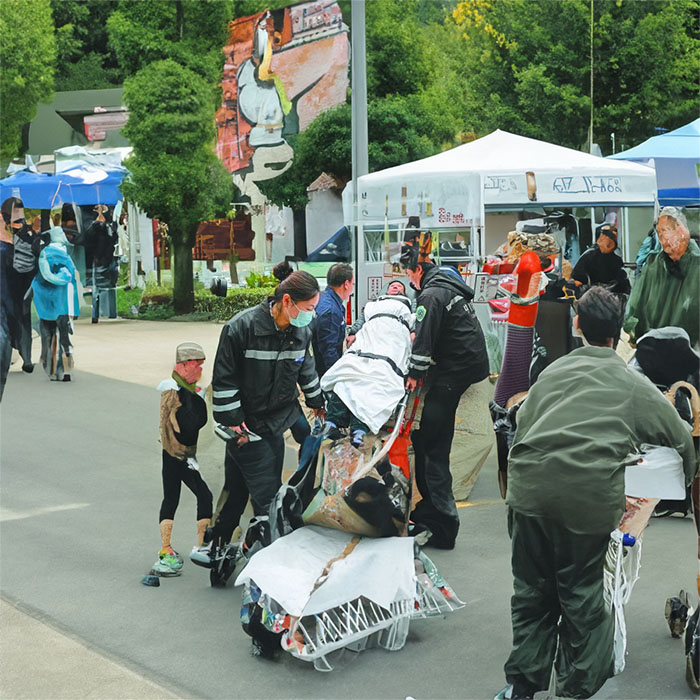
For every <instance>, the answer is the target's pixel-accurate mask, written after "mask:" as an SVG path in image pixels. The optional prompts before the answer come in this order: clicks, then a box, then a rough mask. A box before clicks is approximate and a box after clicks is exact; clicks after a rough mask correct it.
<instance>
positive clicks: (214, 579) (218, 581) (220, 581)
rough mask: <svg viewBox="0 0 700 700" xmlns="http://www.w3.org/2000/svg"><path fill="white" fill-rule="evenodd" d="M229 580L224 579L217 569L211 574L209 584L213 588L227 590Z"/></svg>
mask: <svg viewBox="0 0 700 700" xmlns="http://www.w3.org/2000/svg"><path fill="white" fill-rule="evenodd" d="M226 581H227V578H222V576H221V575H220V574H219V572H218V571H217V570H216V569H212V570H211V571H210V572H209V583H210V584H211V587H212V588H225V587H226Z"/></svg>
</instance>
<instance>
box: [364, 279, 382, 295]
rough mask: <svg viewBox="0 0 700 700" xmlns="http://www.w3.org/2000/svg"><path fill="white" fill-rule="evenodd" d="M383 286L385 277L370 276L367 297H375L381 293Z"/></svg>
mask: <svg viewBox="0 0 700 700" xmlns="http://www.w3.org/2000/svg"><path fill="white" fill-rule="evenodd" d="M383 286H384V278H383V277H368V278H367V298H368V299H373V298H374V297H376V296H378V295H379V294H381V291H382V287H383Z"/></svg>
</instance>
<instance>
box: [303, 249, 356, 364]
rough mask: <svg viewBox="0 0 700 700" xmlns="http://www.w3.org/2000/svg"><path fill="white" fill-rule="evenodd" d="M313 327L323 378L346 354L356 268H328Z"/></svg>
mask: <svg viewBox="0 0 700 700" xmlns="http://www.w3.org/2000/svg"><path fill="white" fill-rule="evenodd" d="M326 283H327V286H326V288H325V289H324V290H323V292H322V293H321V298H320V299H319V302H318V306H317V307H316V319H315V321H314V325H313V333H314V336H313V348H314V360H315V361H316V371H317V372H318V376H319V377H322V376H323V375H324V374H325V373H326V372H327V371H328V370H329V369H330V368H331V367H332V366H333V365H334V364H335V363H336V362H337V361H338V360H339V359H340V356H341V355H342V354H343V341H344V340H345V304H346V303H347V300H348V299H349V298H350V296H351V294H352V293H353V290H354V288H355V280H354V274H353V270H352V265H348V263H335V265H331V267H330V268H329V269H328V274H327V275H326Z"/></svg>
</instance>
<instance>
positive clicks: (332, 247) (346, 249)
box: [306, 226, 352, 262]
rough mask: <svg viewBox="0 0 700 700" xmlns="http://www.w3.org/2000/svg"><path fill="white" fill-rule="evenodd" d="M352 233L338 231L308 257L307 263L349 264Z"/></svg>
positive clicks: (346, 230)
mask: <svg viewBox="0 0 700 700" xmlns="http://www.w3.org/2000/svg"><path fill="white" fill-rule="evenodd" d="M351 252H352V251H351V245H350V232H349V231H348V229H347V228H346V227H345V226H343V228H341V229H339V230H338V231H336V232H335V233H334V234H333V235H332V236H331V237H330V238H329V239H328V240H327V241H326V242H325V243H323V244H322V245H320V246H319V247H318V248H316V250H314V251H312V252H311V253H309V254H308V255H307V256H306V262H349V261H350V256H351Z"/></svg>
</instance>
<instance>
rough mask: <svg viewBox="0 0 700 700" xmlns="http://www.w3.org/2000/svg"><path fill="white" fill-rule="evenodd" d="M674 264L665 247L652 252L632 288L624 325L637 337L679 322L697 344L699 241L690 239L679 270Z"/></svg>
mask: <svg viewBox="0 0 700 700" xmlns="http://www.w3.org/2000/svg"><path fill="white" fill-rule="evenodd" d="M672 265H673V263H672V262H671V261H670V260H669V258H668V256H667V255H666V253H664V252H663V251H660V252H658V253H656V254H652V255H650V256H649V261H648V262H647V264H646V265H645V266H644V270H643V271H642V276H641V277H640V278H639V280H638V281H637V283H636V284H635V285H634V288H633V289H632V294H631V296H630V300H629V304H628V305H627V319H626V320H625V325H624V328H625V331H627V333H629V334H630V338H631V340H633V341H634V340H637V339H639V338H641V337H642V336H643V335H644V334H645V333H646V332H647V331H650V330H653V329H654V328H664V327H665V326H678V327H679V328H683V329H684V330H685V331H687V333H688V335H689V336H690V344H691V345H693V346H695V347H697V345H698V340H700V248H698V246H697V244H696V243H695V241H693V240H691V241H690V242H689V243H688V249H687V250H686V252H685V255H683V257H682V258H681V259H680V260H679V261H678V265H677V267H676V269H675V274H672V273H671V272H670V271H669V268H670V266H672Z"/></svg>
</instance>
